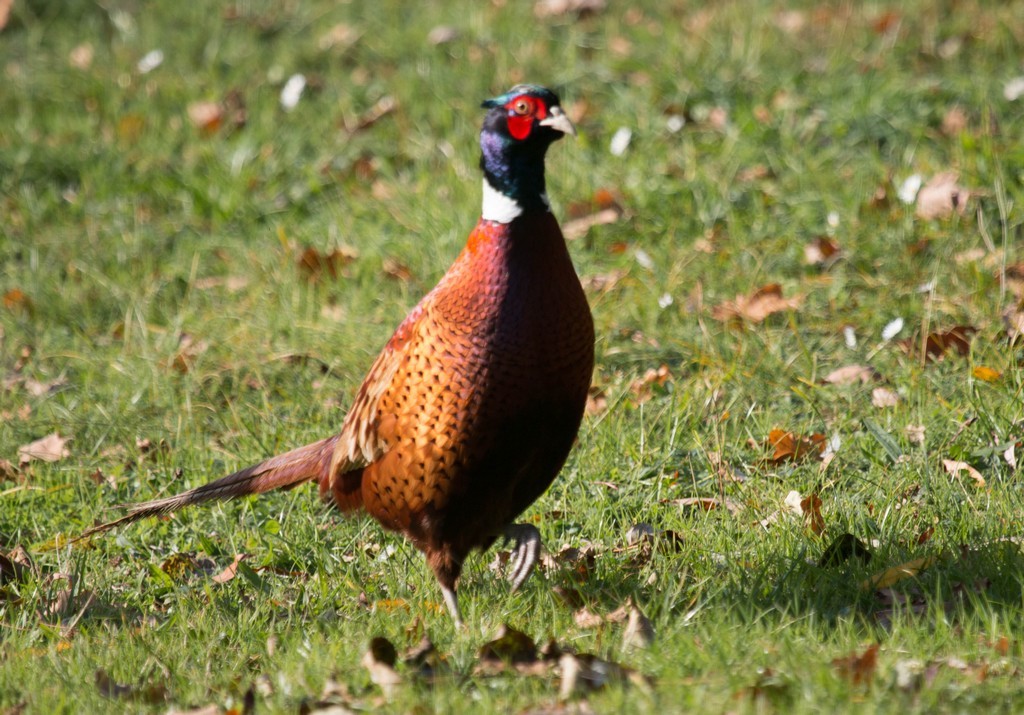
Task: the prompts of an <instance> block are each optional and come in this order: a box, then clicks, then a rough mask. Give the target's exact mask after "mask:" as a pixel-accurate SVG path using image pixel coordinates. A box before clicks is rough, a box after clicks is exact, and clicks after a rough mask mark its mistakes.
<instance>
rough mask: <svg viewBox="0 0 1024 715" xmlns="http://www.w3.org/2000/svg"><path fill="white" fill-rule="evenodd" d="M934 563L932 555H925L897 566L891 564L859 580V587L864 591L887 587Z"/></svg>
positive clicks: (911, 576)
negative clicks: (869, 576) (889, 566)
mask: <svg viewBox="0 0 1024 715" xmlns="http://www.w3.org/2000/svg"><path fill="white" fill-rule="evenodd" d="M934 563H935V557H934V556H925V557H923V558H920V559H914V560H913V561H908V562H907V563H905V564H900V565H899V566H893V567H891V568H887V569H885V570H883V571H879V572H878V573H876V574H875V575H874V576H872V577H871V578H868V579H865V580H864V581H863V582H861V585H860V587H861V588H862V589H863V590H865V591H877V590H879V589H883V588H889V587H890V586H892V585H893V584H895V583H898V582H900V581H902V580H904V579H908V578H914V577H915V576H917V575H918V574H919V573H921V572H922V571H924V570H925V569H926V568H928V567H929V566H931V565H932V564H934Z"/></svg>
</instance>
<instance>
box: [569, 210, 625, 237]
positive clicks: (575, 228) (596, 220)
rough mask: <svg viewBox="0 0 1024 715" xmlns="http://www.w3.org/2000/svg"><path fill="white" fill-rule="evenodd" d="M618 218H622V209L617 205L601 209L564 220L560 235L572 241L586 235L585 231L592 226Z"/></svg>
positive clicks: (615, 220)
mask: <svg viewBox="0 0 1024 715" xmlns="http://www.w3.org/2000/svg"><path fill="white" fill-rule="evenodd" d="M620 218H622V209H620V208H618V207H615V208H608V209H601V210H599V211H595V212H594V213H592V214H588V215H586V216H581V217H579V218H576V219H573V220H571V221H566V222H565V223H563V224H562V235H564V236H565V239H566V240H567V241H573V240H575V239H577V238H582V237H583V236H585V235H587V232H588V231H589V230H590V229H591V228H593V227H594V226H603V225H606V224H610V223H615V222H617V221H618V220H619V219H620Z"/></svg>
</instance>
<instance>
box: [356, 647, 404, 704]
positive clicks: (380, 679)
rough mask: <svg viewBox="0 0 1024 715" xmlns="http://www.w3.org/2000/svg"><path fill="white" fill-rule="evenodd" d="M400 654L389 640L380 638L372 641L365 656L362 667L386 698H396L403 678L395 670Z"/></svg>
mask: <svg viewBox="0 0 1024 715" xmlns="http://www.w3.org/2000/svg"><path fill="white" fill-rule="evenodd" d="M397 659H398V652H397V651H396V650H395V646H393V645H392V644H391V641H389V640H388V639H387V638H382V637H380V636H378V637H376V638H373V639H372V640H371V641H370V647H369V649H367V651H366V653H364V654H363V659H362V661H361V662H362V665H363V667H364V668H366V670H367V671H369V673H370V680H371V681H373V683H374V685H376V686H377V687H379V688H380V689H381V692H383V693H384V697H385V698H388V699H389V700H390V699H391V698H392V697H394V695H395V692H396V691H397V689H398V686H399V685H401V683H402V677H401V676H400V675H399V674H398V672H397V671H396V670H395V661H396V660H397Z"/></svg>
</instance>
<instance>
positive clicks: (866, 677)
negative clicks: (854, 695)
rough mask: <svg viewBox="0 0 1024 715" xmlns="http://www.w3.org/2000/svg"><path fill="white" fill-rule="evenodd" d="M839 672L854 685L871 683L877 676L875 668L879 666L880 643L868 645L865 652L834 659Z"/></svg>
mask: <svg viewBox="0 0 1024 715" xmlns="http://www.w3.org/2000/svg"><path fill="white" fill-rule="evenodd" d="M832 665H833V666H835V668H836V670H838V671H839V674H840V675H841V676H842V677H843V678H845V679H846V680H849V681H850V682H851V683H852V684H853V685H854V686H858V685H869V684H870V683H871V680H872V678H874V677H875V668H876V667H877V666H878V644H877V643H875V644H872V645H870V646H868V647H867V648H866V649H865V650H864V652H863V653H861V654H859V655H858V654H857V653H851V654H850V655H848V656H846V657H845V658H836V659H834V660H833V661H832Z"/></svg>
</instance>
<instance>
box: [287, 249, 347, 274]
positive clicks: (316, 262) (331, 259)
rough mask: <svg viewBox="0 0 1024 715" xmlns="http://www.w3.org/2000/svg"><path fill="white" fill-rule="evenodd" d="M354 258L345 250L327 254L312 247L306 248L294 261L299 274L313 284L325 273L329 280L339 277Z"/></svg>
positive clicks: (332, 251)
mask: <svg viewBox="0 0 1024 715" xmlns="http://www.w3.org/2000/svg"><path fill="white" fill-rule="evenodd" d="M355 258H356V256H355V255H354V253H353V252H352V251H350V250H347V249H345V248H334V249H332V250H331V251H330V252H328V253H321V252H320V251H318V250H317V249H316V248H314V247H312V246H307V247H306V248H305V249H304V250H303V251H302V253H301V254H300V255H299V257H298V259H297V260H296V264H297V265H298V267H299V272H300V273H301V274H302V275H303V277H304V278H305V279H306V280H307V281H309V282H310V283H315V282H316V281H318V280H320V278H321V277H322V276H323V275H324V274H325V273H326V274H327V275H329V276H330V277H331V278H337V277H338V276H339V275H341V270H342V268H344V267H345V266H347V265H348V264H350V263H351V262H352V261H354V260H355Z"/></svg>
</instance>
